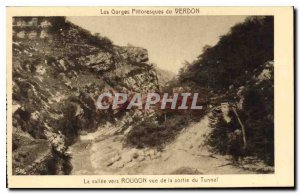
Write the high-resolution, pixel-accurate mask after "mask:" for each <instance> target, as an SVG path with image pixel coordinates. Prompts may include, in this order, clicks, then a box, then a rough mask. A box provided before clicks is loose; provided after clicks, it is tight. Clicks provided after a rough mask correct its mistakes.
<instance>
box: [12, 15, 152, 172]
mask: <svg viewBox="0 0 300 194" xmlns="http://www.w3.org/2000/svg"><path fill="white" fill-rule="evenodd" d="M13 22H14V23H13V31H14V36H13V107H14V113H13V171H14V174H65V173H68V172H69V168H70V166H69V164H68V156H69V151H68V146H69V145H71V144H72V143H74V142H75V141H76V139H77V138H78V135H79V134H80V133H83V132H86V131H88V132H91V131H95V130H97V127H98V126H101V125H103V124H105V123H107V122H111V123H114V122H116V119H121V120H122V119H123V120H124V118H129V117H132V115H134V113H133V112H130V111H129V112H127V113H126V112H122V111H114V112H113V111H108V112H100V111H97V108H96V103H95V102H96V100H97V97H98V95H99V94H100V93H101V92H104V91H119V92H141V91H147V90H157V89H158V83H157V76H156V71H155V69H153V67H152V66H151V64H150V63H148V53H147V50H146V49H143V48H139V47H120V46H116V45H113V44H112V42H111V41H110V40H109V39H108V38H106V37H100V36H98V35H97V36H94V35H91V34H90V33H89V32H88V31H86V30H84V29H82V28H80V27H78V26H76V25H74V24H72V23H70V22H68V21H66V20H65V18H64V17H48V18H47V17H26V18H22V17H16V18H14V21H13ZM136 119H138V118H136ZM130 122H135V121H134V120H131V121H130ZM129 124H130V123H128V122H127V123H126V125H129ZM121 127H122V126H121ZM23 137H25V138H23ZM25 139H26V140H25ZM33 144H35V145H37V146H38V147H39V148H40V149H37V150H36V152H37V154H36V155H32V156H30V157H27V155H28V153H29V152H31V151H32V149H31V147H32V146H33ZM48 144H49V146H39V145H48ZM26 146H31V147H28V149H26ZM29 148H30V149H29ZM39 153H40V154H42V155H43V153H47V156H48V157H43V159H40V158H39V155H40V154H39ZM28 163H32V164H36V165H31V166H27V164H28ZM40 164H41V165H40Z"/></svg>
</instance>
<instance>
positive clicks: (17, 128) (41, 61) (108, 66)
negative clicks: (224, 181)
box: [7, 7, 293, 186]
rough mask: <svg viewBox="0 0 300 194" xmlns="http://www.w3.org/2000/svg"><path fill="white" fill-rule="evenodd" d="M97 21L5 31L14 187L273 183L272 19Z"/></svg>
mask: <svg viewBox="0 0 300 194" xmlns="http://www.w3.org/2000/svg"><path fill="white" fill-rule="evenodd" d="M99 10H100V11H99ZM105 10H107V11H105ZM98 11H99V14H100V15H98V16H89V15H87V16H82V15H78V16H74V15H69V14H66V15H65V16H62V15H58V16H57V15H53V16H51V15H50V16H49V15H46V16H45V15H32V14H30V16H28V15H22V14H21V15H20V14H19V13H18V14H17V15H12V17H11V20H8V21H10V22H11V23H10V24H9V25H10V27H11V29H10V31H9V32H10V34H8V36H10V39H11V44H10V46H11V86H10V87H11V91H10V93H8V94H7V95H11V97H10V98H11V101H10V102H11V108H10V111H11V112H10V114H11V115H8V117H11V129H9V128H10V127H8V129H7V130H8V133H9V134H11V138H9V140H8V144H10V146H11V150H10V151H9V152H10V154H11V155H9V156H8V157H9V158H10V159H9V160H8V163H10V164H9V165H11V171H10V172H11V173H12V174H11V175H12V176H14V177H25V178H26V177H31V176H39V177H44V176H47V175H68V177H69V176H70V177H73V176H74V177H80V176H79V175H84V176H87V177H88V176H89V175H99V176H103V175H112V176H113V175H176V176H181V175H183V176H185V175H192V176H197V177H198V178H197V181H199V182H203V183H210V184H212V183H214V182H219V181H220V180H219V179H220V178H219V177H218V176H214V175H253V174H255V175H266V174H267V175H275V174H276V173H277V172H278V171H277V169H278V168H277V167H278V166H277V165H278V163H276V162H275V161H276V160H275V155H276V154H277V151H276V150H275V133H277V132H276V130H284V129H279V128H276V130H275V126H274V123H275V121H274V117H275V113H274V106H275V105H274V103H275V102H274V95H275V93H274V88H275V86H274V66H276V65H275V64H277V61H276V60H275V57H274V56H275V53H274V52H275V46H274V45H275V44H276V42H275V28H274V22H275V19H274V15H271V14H265V15H264V14H253V15H251V14H232V15H228V14H226V15H199V13H201V8H190V9H185V8H180V9H179V8H175V9H174V12H173V13H174V14H175V15H172V16H168V15H167V14H168V10H164V9H162V10H159V8H156V9H149V10H147V8H145V7H144V8H141V9H138V8H134V9H126V10H123V11H120V9H119V10H118V8H115V9H98ZM107 14H108V15H107ZM126 14H128V16H126ZM135 14H139V15H135ZM140 14H143V15H140ZM145 14H146V15H145ZM179 14H183V15H179ZM189 14H196V15H192V16H191V15H189ZM291 46H292V45H291ZM276 59H277V58H276ZM290 76H292V74H291V75H290ZM286 83H287V82H286ZM8 103H9V102H8ZM291 116H292V115H291ZM277 119H278V117H277ZM291 124H292V123H291ZM291 135H292V134H291ZM292 138H293V137H292ZM275 151H276V152H275ZM275 153H276V154H275ZM10 156H11V157H10ZM291 168H292V166H291ZM206 176H208V177H206ZM64 177H65V176H64ZM53 178H54V179H53V180H55V176H54V177H53ZM89 181H94V182H97V183H99V182H101V181H102V180H101V179H97V180H88V179H84V180H83V182H84V183H87V184H90V183H89ZM147 181H148V183H149V180H147V179H146V178H145V179H144V178H120V182H116V183H146V182H147ZM174 181H175V182H177V181H178V183H180V182H181V181H180V180H179V179H178V180H177V179H174ZM171 182H172V181H171ZM171 182H170V183H171ZM182 182H185V180H184V179H182ZM187 182H188V181H187ZM150 183H151V180H150ZM173 183H174V182H173ZM98 186H99V185H98ZM198 186H201V184H200V185H199V184H198ZM274 186H276V185H274Z"/></svg>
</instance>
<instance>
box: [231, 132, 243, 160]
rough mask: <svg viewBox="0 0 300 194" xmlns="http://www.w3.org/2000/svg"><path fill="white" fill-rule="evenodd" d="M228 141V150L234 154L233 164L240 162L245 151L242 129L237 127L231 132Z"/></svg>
mask: <svg viewBox="0 0 300 194" xmlns="http://www.w3.org/2000/svg"><path fill="white" fill-rule="evenodd" d="M228 143H229V144H228V146H229V148H228V151H229V154H230V155H231V156H232V161H233V164H238V163H239V159H240V158H241V157H242V152H243V139H242V131H241V130H240V129H236V130H235V131H234V132H232V133H230V135H229V142H228Z"/></svg>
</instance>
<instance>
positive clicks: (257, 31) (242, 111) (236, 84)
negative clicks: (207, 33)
mask: <svg viewBox="0 0 300 194" xmlns="http://www.w3.org/2000/svg"><path fill="white" fill-rule="evenodd" d="M273 58H274V18H273V17H270V16H261V17H260V16H259V17H248V18H247V19H246V20H245V22H243V23H240V24H237V25H235V26H233V27H232V28H231V30H230V32H228V33H227V34H226V35H223V36H221V37H220V40H219V42H218V43H217V44H216V45H214V46H206V47H205V48H204V49H203V52H202V54H201V55H199V57H198V58H197V59H196V60H195V61H193V62H191V63H186V64H185V66H184V67H183V68H182V69H181V70H180V74H179V78H178V83H176V84H186V85H187V84H188V85H190V86H192V87H194V88H198V89H199V87H200V88H202V90H209V91H211V92H209V93H207V94H205V93H204V95H206V96H207V97H208V98H209V99H210V100H209V101H210V102H208V103H211V104H218V103H220V102H229V104H231V105H233V106H237V105H239V106H240V108H239V109H238V114H239V115H240V117H241V120H242V121H243V124H244V125H245V128H246V138H247V140H248V147H247V150H244V154H245V155H255V156H258V157H260V158H262V159H264V160H265V161H266V162H267V163H268V164H273V162H274V80H273V77H274V75H273V62H272V61H273ZM216 99H218V100H216ZM216 102H218V103H216ZM232 118H235V119H236V117H235V115H234V114H233V116H232ZM224 122H225V121H223V119H221V121H220V120H219V121H217V122H216V124H215V125H214V126H213V127H214V130H213V132H212V134H211V135H210V137H209V141H208V143H209V144H210V145H211V146H212V147H213V148H214V150H215V151H217V152H221V153H226V145H227V144H229V142H228V135H229V133H230V132H232V131H234V130H236V128H237V127H238V128H240V126H239V124H237V125H235V126H230V124H224ZM228 128H229V130H228Z"/></svg>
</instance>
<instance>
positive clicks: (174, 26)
mask: <svg viewBox="0 0 300 194" xmlns="http://www.w3.org/2000/svg"><path fill="white" fill-rule="evenodd" d="M245 18H246V16H126V17H124V16H123V17H120V16H98V17H97V16H96V17H86V16H81V17H67V19H68V20H69V21H71V22H73V23H75V24H76V25H79V26H80V27H82V28H85V29H87V30H89V31H91V32H92V33H100V35H102V36H106V37H108V38H109V39H111V40H112V41H113V43H114V44H116V45H120V46H126V45H128V44H130V45H133V46H138V47H143V48H145V49H147V50H148V56H149V61H150V62H151V63H155V64H157V66H158V67H159V68H161V69H165V70H168V71H171V72H173V73H178V71H179V69H180V68H181V67H182V66H183V63H184V61H188V62H191V61H193V60H195V59H196V58H197V56H199V55H200V54H201V53H202V48H203V47H204V46H206V45H210V46H213V45H215V44H216V43H217V42H218V40H219V37H220V36H222V35H224V34H226V33H228V31H229V30H230V27H232V26H234V25H235V24H236V23H240V22H242V21H244V19H245Z"/></svg>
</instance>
